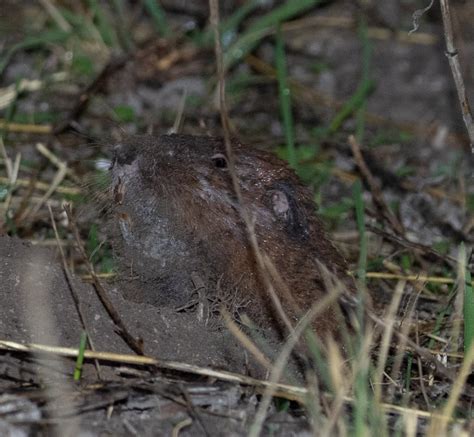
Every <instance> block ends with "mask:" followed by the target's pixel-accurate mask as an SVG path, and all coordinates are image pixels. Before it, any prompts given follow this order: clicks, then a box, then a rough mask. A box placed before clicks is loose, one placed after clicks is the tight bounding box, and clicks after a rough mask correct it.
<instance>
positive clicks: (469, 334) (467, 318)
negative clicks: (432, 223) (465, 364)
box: [459, 243, 474, 354]
mask: <svg viewBox="0 0 474 437" xmlns="http://www.w3.org/2000/svg"><path fill="white" fill-rule="evenodd" d="M459 279H460V281H462V283H463V288H464V305H463V315H464V352H465V353H466V354H467V352H468V351H469V348H470V347H472V344H473V343H472V342H473V340H474V291H473V289H472V278H471V272H470V271H469V269H468V268H467V265H466V247H465V246H464V243H462V244H461V246H460V248H459Z"/></svg>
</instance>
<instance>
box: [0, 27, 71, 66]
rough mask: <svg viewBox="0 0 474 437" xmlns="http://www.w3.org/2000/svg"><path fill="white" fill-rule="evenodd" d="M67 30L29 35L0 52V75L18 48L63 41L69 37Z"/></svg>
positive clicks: (28, 48) (36, 46)
mask: <svg viewBox="0 0 474 437" xmlns="http://www.w3.org/2000/svg"><path fill="white" fill-rule="evenodd" d="M69 35H70V33H69V32H64V31H63V30H52V31H49V32H42V33H41V35H40V36H30V37H27V38H25V39H24V40H23V41H22V42H20V43H18V44H15V45H13V46H12V47H10V49H8V50H7V51H6V53H4V54H2V55H1V57H0V75H1V74H2V73H3V71H4V70H5V68H6V66H7V65H8V63H9V62H10V60H11V58H12V57H13V56H14V55H15V54H16V53H17V52H19V51H20V50H32V49H36V48H40V47H42V46H44V45H47V44H56V43H63V42H65V41H66V40H67V38H68V37H69Z"/></svg>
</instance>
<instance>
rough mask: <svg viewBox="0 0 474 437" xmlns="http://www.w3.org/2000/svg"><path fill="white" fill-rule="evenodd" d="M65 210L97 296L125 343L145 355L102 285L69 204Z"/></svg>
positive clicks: (141, 346)
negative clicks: (88, 255) (83, 243)
mask: <svg viewBox="0 0 474 437" xmlns="http://www.w3.org/2000/svg"><path fill="white" fill-rule="evenodd" d="M64 210H65V211H66V214H67V216H68V219H69V223H70V225H71V228H72V231H73V234H74V238H75V239H76V243H77V248H78V250H79V253H80V254H81V256H82V258H83V260H84V263H85V264H86V267H87V270H88V271H89V274H90V275H91V277H92V283H93V284H94V288H95V290H96V292H97V296H98V297H99V299H100V301H101V302H102V305H104V308H105V309H106V311H107V313H108V314H109V316H110V318H111V319H112V321H113V322H114V323H115V326H116V327H117V329H118V332H119V335H120V336H121V337H122V338H123V339H124V341H125V343H127V345H128V346H129V347H130V348H131V349H132V350H133V351H134V352H135V353H137V354H138V355H144V352H143V340H142V339H138V340H137V339H136V338H135V337H133V336H132V335H131V334H130V333H129V332H128V330H127V328H126V326H125V323H124V322H123V320H122V318H121V317H120V315H119V313H118V312H117V310H116V309H115V307H114V305H113V304H112V301H111V300H110V298H109V296H108V294H107V291H106V290H105V288H104V287H103V286H102V283H101V282H100V281H99V278H98V277H97V275H96V273H95V269H94V267H93V266H92V264H91V263H90V261H89V259H88V257H87V254H86V251H85V249H84V246H83V245H82V241H81V237H80V236H79V230H78V229H77V226H76V222H75V221H74V218H73V215H72V211H71V207H70V206H69V205H66V206H65V207H64Z"/></svg>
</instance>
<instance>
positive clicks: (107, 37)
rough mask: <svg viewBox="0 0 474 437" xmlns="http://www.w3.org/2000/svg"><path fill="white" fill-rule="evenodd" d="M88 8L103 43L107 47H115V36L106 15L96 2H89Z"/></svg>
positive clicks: (90, 0) (93, 0)
mask: <svg viewBox="0 0 474 437" xmlns="http://www.w3.org/2000/svg"><path fill="white" fill-rule="evenodd" d="M88 3H89V7H90V9H91V11H92V13H93V17H94V21H95V22H96V23H97V29H98V31H99V33H100V36H101V38H102V40H103V41H104V43H105V44H106V45H107V46H109V47H115V46H117V35H116V33H115V30H114V28H113V27H112V25H111V24H110V21H109V19H108V18H107V15H106V14H105V12H104V10H103V8H102V6H101V5H100V4H99V2H98V1H97V0H89V1H88Z"/></svg>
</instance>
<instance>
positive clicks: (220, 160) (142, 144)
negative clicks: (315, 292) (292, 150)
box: [111, 135, 314, 239]
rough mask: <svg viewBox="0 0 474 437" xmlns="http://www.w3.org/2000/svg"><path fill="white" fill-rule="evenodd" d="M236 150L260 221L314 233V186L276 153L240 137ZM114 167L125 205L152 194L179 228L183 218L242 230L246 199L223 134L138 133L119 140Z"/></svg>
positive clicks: (299, 234) (160, 211) (118, 196)
mask: <svg viewBox="0 0 474 437" xmlns="http://www.w3.org/2000/svg"><path fill="white" fill-rule="evenodd" d="M232 149H233V154H234V158H235V159H234V164H235V172H236V175H237V177H238V180H239V183H240V186H241V191H242V197H243V200H244V203H245V206H246V207H247V208H248V210H249V212H250V213H251V214H253V215H254V216H255V218H256V220H257V226H259V227H271V228H272V230H273V231H276V229H275V228H281V229H282V230H284V231H285V232H287V233H288V232H289V233H290V235H289V236H290V237H291V236H293V237H295V238H303V239H304V238H306V237H307V235H308V232H309V229H307V226H306V215H307V214H308V211H309V213H312V211H313V209H314V204H313V202H312V198H311V193H310V192H309V190H307V189H306V188H304V187H302V186H301V184H300V182H299V180H298V179H297V177H296V176H295V175H294V173H293V172H292V171H291V170H290V169H289V168H288V167H287V166H286V165H285V164H284V162H283V161H282V160H280V159H278V158H276V157H275V156H273V155H272V154H270V153H266V152H262V151H259V150H257V149H254V148H250V147H247V146H244V145H242V144H240V143H238V142H235V141H234V142H233V144H232ZM111 169H112V180H113V186H114V199H115V202H116V203H117V204H119V205H121V204H130V203H132V204H135V203H136V202H138V201H144V200H146V199H147V198H148V197H149V198H151V199H153V202H152V203H153V208H154V209H155V211H154V215H155V217H156V216H157V215H160V216H163V215H164V216H172V215H173V216H175V218H174V222H175V225H176V227H177V228H178V227H179V223H182V224H183V225H189V226H191V228H194V229H196V230H198V228H199V226H198V225H199V224H202V225H203V226H204V230H206V226H211V227H210V228H207V232H212V231H213V230H216V231H218V230H219V226H218V225H222V226H221V227H220V230H221V231H224V232H226V233H227V232H233V233H234V235H240V234H241V232H240V231H241V229H238V228H239V227H237V226H236V222H237V221H239V218H240V217H239V213H238V209H239V208H238V207H239V206H238V204H237V200H236V198H235V194H234V190H233V187H232V179H231V175H230V172H229V168H228V159H227V156H226V151H225V145H224V142H223V140H222V139H219V138H212V137H196V136H187V135H163V136H159V137H150V136H135V137H131V138H129V139H128V140H125V141H124V142H123V143H121V144H119V145H116V146H115V158H114V161H113V164H112V167H111ZM127 193H128V194H127ZM125 196H128V199H125ZM133 209H134V211H135V210H136V209H135V207H133ZM128 214H129V215H130V212H129V213H128ZM176 215H177V216H176ZM226 227H227V228H228V229H227V231H226V229H225V228H226Z"/></svg>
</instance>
